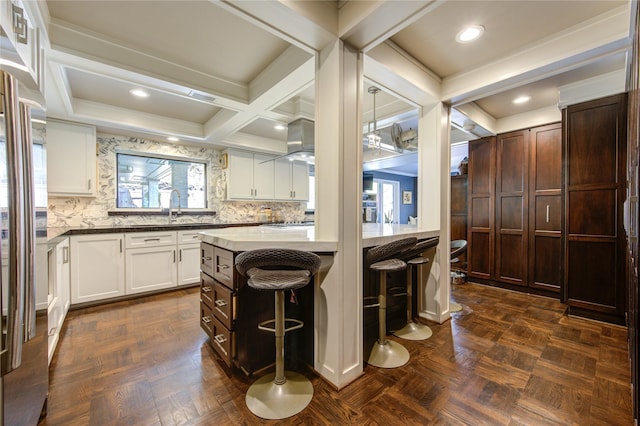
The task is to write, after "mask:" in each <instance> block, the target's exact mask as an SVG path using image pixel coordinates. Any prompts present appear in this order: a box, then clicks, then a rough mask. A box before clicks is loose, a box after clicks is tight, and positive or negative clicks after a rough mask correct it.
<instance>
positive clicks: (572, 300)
mask: <svg viewBox="0 0 640 426" xmlns="http://www.w3.org/2000/svg"><path fill="white" fill-rule="evenodd" d="M563 119H564V121H565V122H564V128H565V132H566V133H565V135H564V136H565V137H564V139H565V140H564V145H565V148H564V149H565V155H566V163H565V188H566V189H565V193H566V196H565V210H566V223H565V227H566V235H567V243H566V252H565V265H566V266H565V282H566V285H565V298H566V302H567V304H568V305H569V310H570V312H574V313H577V314H584V313H586V314H587V315H590V316H592V317H594V318H597V319H603V320H607V321H613V322H618V323H624V314H625V310H626V306H625V304H626V292H625V279H626V275H625V274H626V269H625V241H624V240H625V237H624V228H623V211H624V209H623V205H624V200H625V196H626V95H624V94H622V95H616V96H610V97H607V98H603V99H598V100H595V101H589V102H584V103H581V104H577V105H572V106H569V107H568V108H567V109H565V110H564V111H563Z"/></svg>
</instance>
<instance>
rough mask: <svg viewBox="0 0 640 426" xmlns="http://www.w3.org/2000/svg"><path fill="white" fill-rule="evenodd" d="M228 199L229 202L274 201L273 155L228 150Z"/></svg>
mask: <svg viewBox="0 0 640 426" xmlns="http://www.w3.org/2000/svg"><path fill="white" fill-rule="evenodd" d="M227 154H228V169H227V198H228V199H229V200H273V199H274V177H273V173H274V161H273V159H274V158H275V157H273V156H272V155H265V154H257V153H252V152H246V151H235V150H228V151H227Z"/></svg>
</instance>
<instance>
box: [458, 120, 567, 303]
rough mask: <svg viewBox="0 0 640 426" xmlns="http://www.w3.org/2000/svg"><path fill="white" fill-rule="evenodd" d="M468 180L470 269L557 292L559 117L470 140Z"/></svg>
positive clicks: (509, 283)
mask: <svg viewBox="0 0 640 426" xmlns="http://www.w3.org/2000/svg"><path fill="white" fill-rule="evenodd" d="M468 186H469V190H468V199H469V200H468V218H467V221H468V228H467V229H468V236H469V239H468V241H469V246H468V250H467V252H468V268H467V271H468V274H469V276H470V277H473V278H476V279H479V280H480V282H484V283H487V284H492V285H498V286H503V287H507V288H511V289H516V290H517V289H523V290H526V291H531V292H534V293H538V294H544V295H548V296H553V295H558V294H560V291H561V288H562V280H563V274H562V271H563V263H562V259H563V249H562V248H563V232H562V223H563V222H562V220H563V209H564V206H563V203H562V196H563V195H562V194H563V189H562V126H561V123H553V124H549V125H545V126H539V127H535V128H531V129H524V130H517V131H513V132H508V133H504V134H499V135H498V136H496V137H489V138H483V139H478V140H475V141H470V142H469V184H468Z"/></svg>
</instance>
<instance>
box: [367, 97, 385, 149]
mask: <svg viewBox="0 0 640 426" xmlns="http://www.w3.org/2000/svg"><path fill="white" fill-rule="evenodd" d="M367 91H368V92H369V93H371V94H372V95H373V131H372V130H371V121H370V122H369V128H368V130H369V133H367V140H368V141H369V148H372V149H375V148H377V149H378V150H380V141H381V139H382V138H381V137H380V132H378V123H377V121H376V93H378V92H379V91H380V89H379V88H377V87H375V86H370V87H369V89H368V90H367Z"/></svg>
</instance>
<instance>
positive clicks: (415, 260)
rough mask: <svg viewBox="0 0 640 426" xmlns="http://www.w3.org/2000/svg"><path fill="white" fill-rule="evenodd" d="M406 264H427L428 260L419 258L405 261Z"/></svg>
mask: <svg viewBox="0 0 640 426" xmlns="http://www.w3.org/2000/svg"><path fill="white" fill-rule="evenodd" d="M407 263H408V264H409V265H422V264H425V263H429V259H427V258H426V257H422V256H420V257H416V258H413V259H411V260H407Z"/></svg>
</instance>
